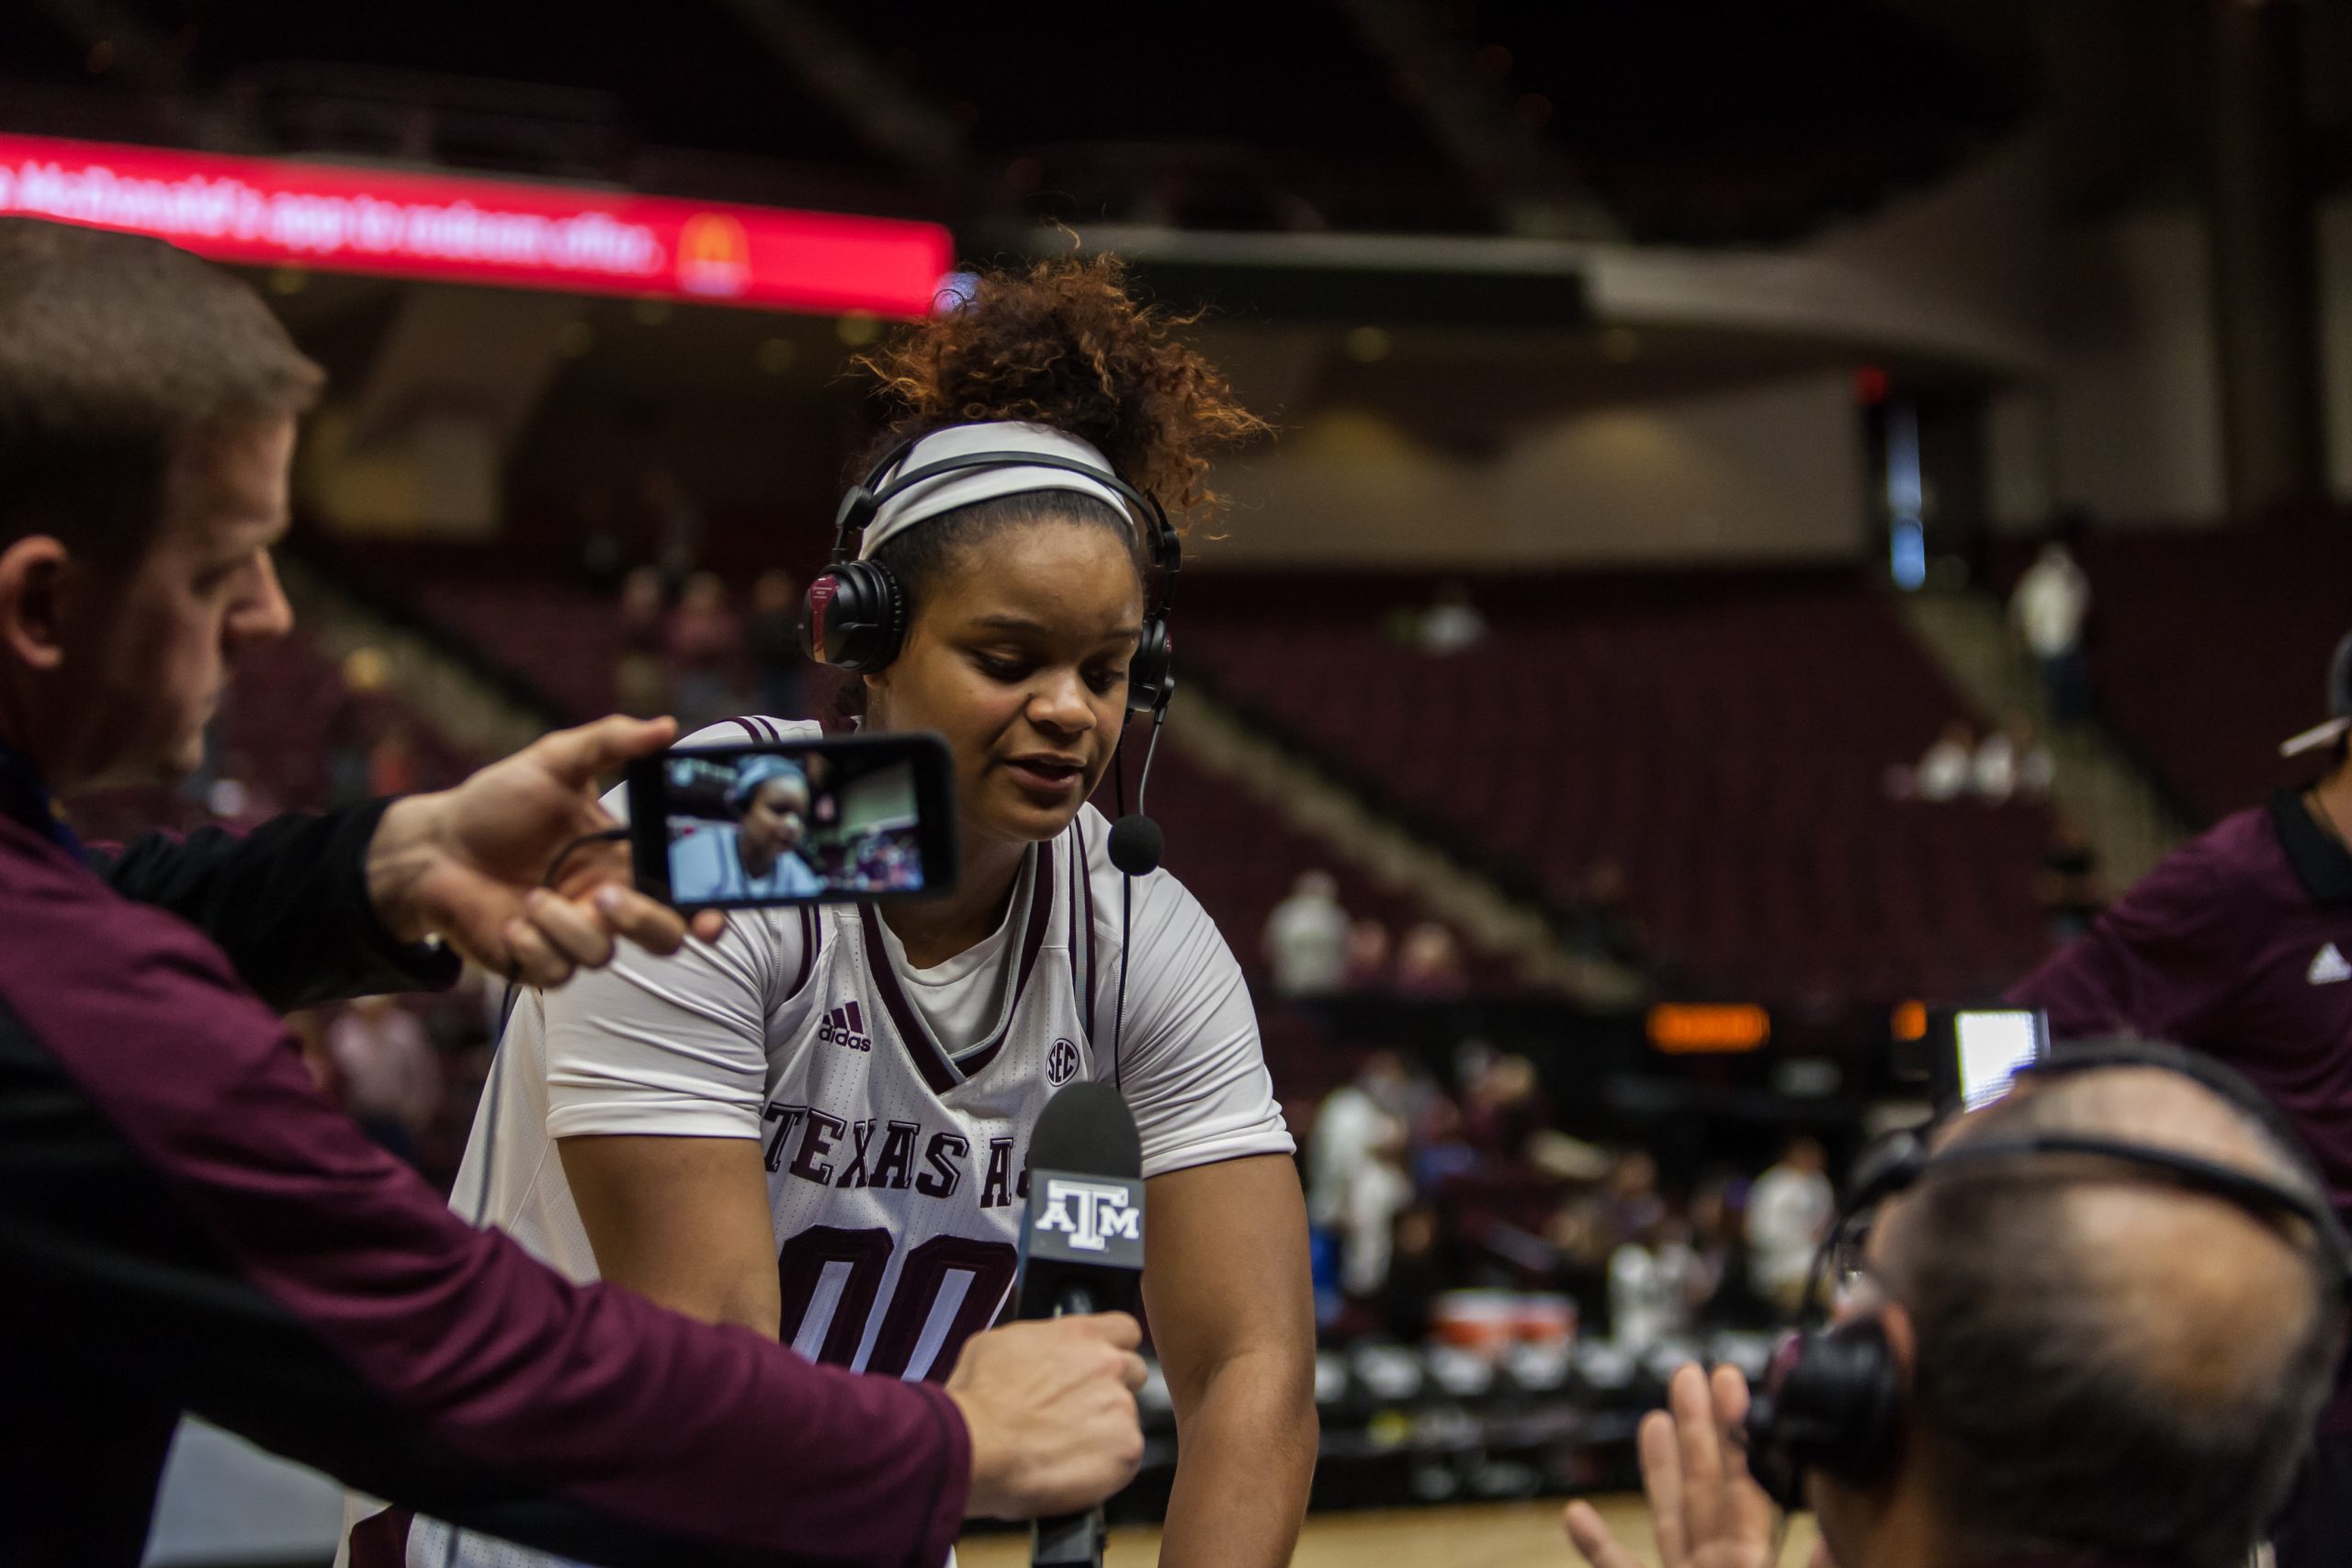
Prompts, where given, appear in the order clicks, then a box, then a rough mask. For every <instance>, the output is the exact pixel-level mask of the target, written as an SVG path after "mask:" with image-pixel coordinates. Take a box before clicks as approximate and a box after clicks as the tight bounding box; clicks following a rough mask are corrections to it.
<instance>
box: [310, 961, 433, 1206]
mask: <svg viewBox="0 0 2352 1568" xmlns="http://www.w3.org/2000/svg"><path fill="white" fill-rule="evenodd" d="M326 1044H327V1059H328V1060H329V1061H330V1062H332V1063H333V1064H334V1071H335V1077H337V1078H338V1079H339V1080H340V1081H341V1083H342V1085H343V1107H344V1109H345V1111H349V1112H350V1113H351V1118H352V1120H353V1121H355V1122H358V1123H359V1125H360V1126H361V1127H362V1128H363V1129H365V1130H366V1132H367V1134H368V1136H369V1137H371V1138H373V1139H375V1140H376V1141H377V1142H378V1143H379V1144H381V1145H384V1146H385V1147H386V1148H388V1149H390V1150H391V1151H392V1153H394V1154H396V1155H398V1156H401V1158H402V1159H404V1160H407V1161H409V1162H411V1163H412V1164H413V1163H414V1162H415V1159H416V1140H417V1138H418V1136H419V1135H421V1134H423V1133H424V1131H425V1130H426V1129H427V1128H429V1127H431V1126H432V1125H433V1119H434V1118H435V1116H437V1115H439V1114H440V1111H441V1100H442V1092H443V1090H442V1082H441V1063H440V1060H439V1058H437V1057H435V1055H434V1054H433V1045H432V1043H431V1042H430V1041H428V1040H427V1039H426V1038H425V1035H424V1025H423V1024H422V1023H419V1022H418V1021H417V1020H416V1015H415V1014H414V1013H412V1012H410V1011H409V1010H407V1009H406V1008H404V1007H402V1006H401V1004H400V1003H399V1002H398V1001H397V1000H395V999H393V998H390V997H362V998H359V999H358V1000H357V1001H355V1002H352V1003H351V1004H349V1005H348V1006H346V1007H345V1009H344V1010H343V1011H342V1012H341V1013H340V1014H339V1015H338V1016H337V1017H336V1018H335V1020H334V1022H332V1023H330V1024H328V1025H327V1032H326Z"/></svg>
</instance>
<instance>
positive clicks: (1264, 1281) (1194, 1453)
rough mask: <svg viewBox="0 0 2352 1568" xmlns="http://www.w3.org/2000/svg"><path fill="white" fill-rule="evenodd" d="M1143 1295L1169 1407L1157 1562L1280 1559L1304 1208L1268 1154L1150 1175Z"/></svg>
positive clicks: (1309, 1303) (1251, 1565)
mask: <svg viewBox="0 0 2352 1568" xmlns="http://www.w3.org/2000/svg"><path fill="white" fill-rule="evenodd" d="M1148 1202H1149V1204H1150V1212H1151V1224H1150V1231H1149V1240H1148V1243H1147V1249H1148V1256H1147V1258H1146V1260H1145V1266H1144V1280H1143V1291H1144V1303H1145V1305H1146V1307H1147V1308H1148V1312H1149V1314H1150V1319H1151V1333H1152V1341H1153V1343H1154V1345H1155V1346H1156V1347H1157V1348H1158V1349H1159V1359H1160V1364H1161V1366H1162V1367H1163V1368H1164V1369H1165V1370H1166V1371H1167V1374H1168V1391H1169V1393H1170V1396H1171V1397H1172V1398H1173V1399H1174V1401H1175V1404H1176V1431H1177V1463H1176V1487H1175V1491H1174V1492H1173V1494H1172V1495H1170V1498H1169V1502H1168V1528H1167V1534H1166V1536H1165V1537H1164V1538H1163V1540H1162V1541H1161V1544H1160V1552H1159V1561H1160V1562H1161V1563H1162V1564H1163V1565H1165V1568H1209V1565H1211V1564H1215V1565H1217V1568H1257V1565H1260V1564H1266V1565H1272V1564H1279V1563H1284V1562H1289V1561H1290V1556H1291V1549H1292V1548H1293V1547H1294V1546H1295V1544H1296V1542H1297V1540H1298V1527H1299V1520H1300V1517H1301V1516H1302V1515H1304V1514H1305V1512H1306V1489H1307V1484H1308V1483H1309V1482H1311V1481H1312V1480H1313V1479H1314V1475H1315V1445H1316V1419H1315V1303H1314V1292H1313V1288H1312V1286H1311V1285H1310V1283H1309V1280H1308V1275H1307V1257H1306V1201H1305V1200H1304V1198H1303V1197H1302V1196H1301V1194H1300V1190H1299V1185H1298V1172H1297V1168H1296V1167H1295V1166H1294V1165H1293V1164H1292V1163H1291V1161H1290V1160H1289V1159H1288V1158H1286V1157H1284V1156H1280V1155H1258V1156H1251V1157H1250V1158H1247V1159H1235V1160H1226V1161H1223V1162H1221V1163H1219V1164H1216V1165H1204V1166H1195V1167H1193V1168H1191V1169H1189V1170H1179V1171H1171V1172H1170V1173H1169V1174H1167V1175H1165V1176H1156V1177H1154V1178H1152V1179H1151V1182H1150V1185H1149V1187H1148Z"/></svg>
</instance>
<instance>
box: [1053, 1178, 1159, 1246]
mask: <svg viewBox="0 0 2352 1568" xmlns="http://www.w3.org/2000/svg"><path fill="white" fill-rule="evenodd" d="M1036 1228H1037V1229H1038V1230H1040V1231H1060V1232H1062V1233H1063V1234H1064V1235H1068V1236H1069V1244H1070V1246H1071V1247H1076V1248H1077V1249H1078V1250H1079V1251H1080V1252H1101V1251H1103V1250H1105V1249H1106V1248H1107V1247H1109V1246H1110V1245H1111V1243H1113V1242H1114V1241H1120V1240H1125V1241H1131V1242H1135V1243H1136V1244H1138V1245H1140V1244H1141V1243H1142V1241H1143V1211H1142V1210H1141V1209H1138V1208H1136V1207H1135V1206H1134V1205H1133V1204H1131V1203H1129V1202H1128V1201H1127V1190H1126V1189H1125V1187H1114V1186H1112V1185H1110V1184H1108V1183H1100V1182H1092V1181H1071V1180H1069V1179H1066V1178H1063V1177H1059V1176H1052V1177H1047V1178H1046V1212H1045V1213H1042V1214H1040V1215H1038V1216H1037V1227H1036Z"/></svg>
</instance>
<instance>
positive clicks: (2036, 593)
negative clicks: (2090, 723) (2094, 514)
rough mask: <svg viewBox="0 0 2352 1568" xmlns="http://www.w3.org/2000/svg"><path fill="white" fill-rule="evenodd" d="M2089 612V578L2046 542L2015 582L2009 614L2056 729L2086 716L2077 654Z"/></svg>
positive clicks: (2081, 659) (2070, 556)
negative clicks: (2035, 671)
mask: <svg viewBox="0 0 2352 1568" xmlns="http://www.w3.org/2000/svg"><path fill="white" fill-rule="evenodd" d="M2090 613H2091V583H2090V579H2089V578H2087V577H2086V576H2084V575H2083V569H2082V568H2081V567H2080V566H2078V565H2076V564H2075V556H2074V552H2073V551H2071V550H2069V549H2068V548H2067V547H2065V545H2064V544H2063V543H2062V542H2060V541H2058V540H2055V539H2052V541H2051V542H2050V543H2048V544H2046V545H2044V546H2042V547H2041V554H2039V555H2037V556H2035V557H2034V558H2033V564H2032V565H2031V566H2030V567H2028V568H2026V570H2025V575H2023V576H2022V577H2020V578H2018V585H2017V588H2016V591H2015V592H2012V593H2011V594H2010V596H2009V615H2010V618H2011V619H2012V620H2013V621H2015V622H2016V624H2017V628H2018V636H2020V637H2023V638H2024V639H2025V646H2026V650H2027V651H2028V652H2030V653H2031V654H2032V655H2033V657H2034V661H2035V662H2036V663H2038V664H2039V665H2041V684H2042V693H2043V695H2044V696H2045V697H2046V698H2047V699H2048V701H2049V704H2050V716H2051V718H2052V720H2053V721H2054V722H2056V723H2058V724H2062V725H2065V724H2079V723H2081V722H2082V721H2083V720H2084V719H2086V718H2088V717H2089V716H2090V710H2091V689H2090V669H2089V665H2088V663H2087V661H2086V659H2085V656H2084V653H2083V624H2084V622H2086V620H2088V619H2089V617H2090Z"/></svg>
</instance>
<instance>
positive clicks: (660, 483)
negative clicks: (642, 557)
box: [637, 468, 708, 589]
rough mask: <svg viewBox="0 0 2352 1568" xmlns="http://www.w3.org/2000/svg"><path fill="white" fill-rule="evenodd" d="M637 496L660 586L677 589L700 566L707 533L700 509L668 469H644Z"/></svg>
mask: <svg viewBox="0 0 2352 1568" xmlns="http://www.w3.org/2000/svg"><path fill="white" fill-rule="evenodd" d="M637 494H638V501H639V504H640V505H642V506H643V507H644V509H645V522H646V532H647V535H648V536H650V538H651V539H652V540H653V558H654V561H655V562H656V563H657V564H658V565H659V566H660V567H661V569H662V585H663V586H664V587H665V588H672V589H676V588H680V587H681V586H682V585H683V584H684V583H685V582H686V581H687V580H688V579H689V578H691V577H693V576H694V575H695V569H696V568H697V567H699V566H701V564H702V549H703V541H704V538H705V536H706V535H707V533H708V529H707V526H706V525H705V523H704V521H703V514H702V507H701V506H700V505H699V504H698V503H697V502H695V498H694V496H693V495H692V494H691V493H690V492H689V491H687V490H686V487H685V486H684V485H683V484H681V483H680V482H679V481H678V476H677V475H676V474H674V473H673V472H672V471H671V470H669V469H668V468H649V469H647V470H646V472H645V477H644V479H641V480H639V484H638V491H637Z"/></svg>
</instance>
